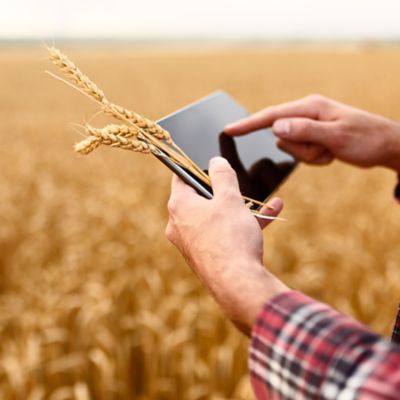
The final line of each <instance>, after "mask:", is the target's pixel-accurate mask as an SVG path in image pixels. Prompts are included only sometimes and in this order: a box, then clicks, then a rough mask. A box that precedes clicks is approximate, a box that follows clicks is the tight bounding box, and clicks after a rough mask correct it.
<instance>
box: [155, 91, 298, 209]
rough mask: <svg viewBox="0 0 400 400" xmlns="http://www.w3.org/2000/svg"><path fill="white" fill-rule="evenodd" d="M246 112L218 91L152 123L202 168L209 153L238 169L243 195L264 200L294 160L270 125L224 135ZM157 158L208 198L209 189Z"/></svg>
mask: <svg viewBox="0 0 400 400" xmlns="http://www.w3.org/2000/svg"><path fill="white" fill-rule="evenodd" d="M247 115H249V113H248V112H247V111H246V109H245V108H243V107H242V106H241V105H240V104H239V103H238V102H237V101H235V100H234V99H233V98H232V97H231V96H229V95H228V94H227V93H225V92H223V91H218V92H215V93H212V94H210V95H209V96H207V97H205V98H203V99H200V100H198V101H196V102H195V103H192V104H190V105H188V106H187V107H184V108H183V109H181V110H178V111H176V112H174V113H173V114H171V115H168V116H167V117H165V118H162V119H161V120H159V121H157V122H158V124H159V125H161V126H162V127H163V128H164V129H166V130H167V131H168V132H169V133H170V135H171V137H172V139H173V141H174V142H175V143H176V144H177V145H178V146H179V147H180V148H182V149H183V151H184V152H185V153H186V154H187V155H188V156H189V157H190V158H191V159H192V161H194V162H195V163H196V164H197V165H198V166H199V167H200V168H202V169H203V170H204V171H205V172H207V169H208V162H209V160H210V159H211V158H212V157H215V156H221V157H224V158H226V159H227V160H228V161H229V163H230V164H231V166H232V168H233V169H234V170H235V171H236V173H237V176H238V180H239V187H240V190H241V192H242V195H243V196H247V197H250V198H253V199H255V200H258V201H261V202H263V201H265V200H266V199H267V198H268V197H269V196H270V195H271V194H272V193H273V192H274V191H275V190H276V189H277V188H278V187H279V185H280V184H281V183H282V182H283V181H284V180H285V179H286V178H287V177H288V176H289V174H290V173H291V172H292V171H293V169H294V168H295V167H296V160H295V159H294V158H293V157H292V156H291V155H289V154H287V153H284V152H283V151H281V150H280V149H279V148H278V147H277V146H276V137H275V136H274V135H273V133H272V131H271V130H270V129H262V130H258V131H255V132H252V133H250V134H247V135H244V136H237V137H231V136H228V135H226V134H224V133H223V129H224V126H225V125H227V124H228V123H230V122H234V121H237V120H239V119H241V118H243V117H246V116H247ZM158 158H159V159H160V160H161V161H162V162H163V163H164V164H166V165H167V166H168V167H169V168H170V169H171V170H172V171H174V172H175V173H176V174H177V175H178V176H180V177H181V178H182V179H183V180H184V181H185V182H186V183H188V184H189V185H191V186H192V187H193V188H195V189H196V190H197V192H198V193H200V194H202V195H203V196H205V197H206V198H212V188H211V187H209V186H208V185H206V184H205V183H203V182H202V181H200V180H199V179H197V178H196V177H195V176H193V175H192V174H190V172H188V171H186V170H185V169H184V168H182V167H180V166H179V165H177V164H175V163H174V162H173V161H171V160H170V159H169V158H166V157H158ZM257 208H258V207H257V206H255V209H257Z"/></svg>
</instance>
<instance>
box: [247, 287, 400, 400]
mask: <svg viewBox="0 0 400 400" xmlns="http://www.w3.org/2000/svg"><path fill="white" fill-rule="evenodd" d="M249 364H250V365H249V366H250V373H251V380H252V385H253V389H254V391H255V394H256V397H257V399H296V400H297V399H316V398H317V399H396V400H398V399H400V346H398V345H395V344H391V343H390V342H387V341H386V340H384V339H383V338H381V337H379V336H378V335H376V334H374V333H372V332H371V331H369V330H368V329H367V328H366V327H364V326H363V325H361V324H359V323H357V322H356V321H354V320H352V319H351V318H348V317H346V316H344V315H342V314H340V313H339V312H337V311H335V310H333V309H332V308H330V307H328V306H327V305H325V304H322V303H319V302H317V301H315V300H312V299H310V298H309V297H307V296H305V295H303V294H301V293H298V292H294V291H293V292H287V293H284V294H282V295H280V296H277V297H275V298H273V299H272V300H271V301H270V302H268V303H267V304H266V305H265V307H264V308H263V310H262V311H261V313H260V315H259V317H258V320H257V322H256V324H255V326H254V328H253V333H252V341H251V347H250V360H249Z"/></svg>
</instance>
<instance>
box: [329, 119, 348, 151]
mask: <svg viewBox="0 0 400 400" xmlns="http://www.w3.org/2000/svg"><path fill="white" fill-rule="evenodd" d="M347 132H348V127H347V126H346V125H345V124H343V123H337V124H335V125H333V126H332V130H331V133H332V134H331V147H332V148H333V149H335V150H340V149H342V148H344V147H346V146H347V144H348V142H349V135H348V133H347Z"/></svg>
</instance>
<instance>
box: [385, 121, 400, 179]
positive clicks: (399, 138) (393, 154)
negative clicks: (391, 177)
mask: <svg viewBox="0 0 400 400" xmlns="http://www.w3.org/2000/svg"><path fill="white" fill-rule="evenodd" d="M385 135H386V146H385V147H386V149H387V150H386V151H387V157H386V159H385V162H384V163H383V166H385V167H387V168H390V169H392V170H394V171H395V172H397V173H400V123H399V122H396V121H389V123H388V125H387V127H386V132H385Z"/></svg>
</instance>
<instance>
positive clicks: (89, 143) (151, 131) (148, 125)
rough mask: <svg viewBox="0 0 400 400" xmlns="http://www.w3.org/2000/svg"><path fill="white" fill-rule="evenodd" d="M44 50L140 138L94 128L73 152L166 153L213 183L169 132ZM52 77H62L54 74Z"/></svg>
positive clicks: (52, 50) (66, 60)
mask: <svg viewBox="0 0 400 400" xmlns="http://www.w3.org/2000/svg"><path fill="white" fill-rule="evenodd" d="M47 50H48V52H49V54H50V56H49V58H50V60H51V61H52V62H53V63H54V64H55V65H57V66H58V67H59V68H60V69H61V71H62V72H63V73H64V75H65V76H66V77H67V78H68V79H69V80H70V81H72V82H73V83H74V84H75V85H76V86H73V85H72V86H73V87H74V88H76V89H78V90H79V91H81V92H82V93H84V94H86V95H87V96H89V97H90V98H92V99H93V100H95V101H96V102H97V103H99V105H100V106H101V109H102V110H103V111H104V113H106V114H109V115H112V116H113V117H115V118H117V119H119V120H122V121H125V122H128V123H129V124H130V125H131V126H133V127H134V128H135V129H138V139H140V140H133V139H132V140H127V138H124V137H123V136H120V135H118V134H113V133H111V132H109V131H103V130H97V131H96V132H97V134H93V133H92V132H90V133H89V135H90V136H89V137H88V138H87V139H85V140H84V141H82V142H80V143H78V144H76V145H75V150H76V151H78V152H79V153H81V154H89V153H90V152H92V151H93V150H95V149H96V148H97V147H98V146H99V145H100V144H106V145H110V146H113V147H121V148H125V149H130V150H134V151H139V152H142V153H150V152H151V153H153V154H158V155H160V154H161V155H166V156H167V157H169V158H170V159H171V160H172V161H174V162H175V163H177V164H178V165H180V166H182V167H184V168H186V169H187V170H188V171H189V172H191V173H192V174H194V175H195V176H196V177H197V178H199V179H200V180H201V181H202V182H204V183H205V184H207V185H208V186H209V187H211V186H212V185H211V179H210V177H209V176H208V175H207V174H206V173H205V172H204V171H203V170H202V169H201V168H199V167H198V166H197V165H196V164H195V163H194V162H193V161H192V160H191V159H190V158H189V157H188V156H187V155H186V154H185V153H184V152H183V150H182V149H180V148H179V146H177V145H176V144H175V143H174V142H173V141H172V140H171V136H170V134H169V133H168V132H167V131H166V130H165V129H163V128H162V127H161V126H160V125H158V124H157V123H155V122H153V121H151V120H149V119H147V118H145V117H143V116H142V115H140V114H137V113H135V112H133V111H130V110H127V109H125V108H123V107H120V106H118V105H116V104H114V103H111V102H110V101H109V100H108V99H107V98H106V96H105V94H104V92H103V91H102V90H101V89H100V88H99V87H98V86H97V85H96V84H95V83H94V82H93V81H92V80H91V79H90V78H89V77H88V76H87V75H85V74H84V73H83V72H82V71H81V70H80V69H79V68H78V67H77V66H76V65H75V64H74V63H73V62H72V61H71V60H69V58H68V57H67V56H66V55H65V54H63V53H61V51H60V50H58V49H56V48H54V47H47ZM53 76H54V75H53ZM55 77H56V78H58V79H61V78H59V77H57V76H55ZM61 80H62V79H61ZM64 82H65V81H64ZM139 135H140V136H139ZM146 144H147V146H146ZM243 199H244V200H245V202H246V204H247V206H248V207H249V208H251V207H252V206H253V205H255V204H256V205H258V206H266V207H267V208H269V209H273V208H272V207H270V206H268V205H266V204H265V203H262V202H259V201H257V200H254V199H250V198H248V197H245V196H243ZM251 212H252V213H253V214H254V215H256V216H257V217H259V218H265V219H278V218H276V217H269V216H263V215H261V214H259V213H257V212H255V211H254V210H251Z"/></svg>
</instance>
